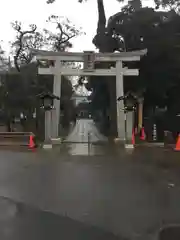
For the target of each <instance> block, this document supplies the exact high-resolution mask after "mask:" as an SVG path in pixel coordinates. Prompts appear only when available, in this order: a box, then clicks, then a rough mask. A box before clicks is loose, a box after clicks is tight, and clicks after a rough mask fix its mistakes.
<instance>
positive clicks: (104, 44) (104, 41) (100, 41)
mask: <svg viewBox="0 0 180 240" xmlns="http://www.w3.org/2000/svg"><path fill="white" fill-rule="evenodd" d="M97 6H98V15H99V18H98V26H97V34H96V36H95V37H94V39H93V43H94V44H95V46H96V47H97V48H98V49H99V52H113V47H114V46H113V42H112V37H111V36H109V35H108V34H107V32H106V31H107V29H106V16H105V10H104V3H103V0H97ZM105 65H106V64H105ZM104 80H105V81H106V84H107V87H108V89H109V99H110V107H109V108H110V109H109V112H110V132H109V134H110V136H116V135H117V113H116V82H115V81H114V79H112V77H107V78H105V79H104Z"/></svg>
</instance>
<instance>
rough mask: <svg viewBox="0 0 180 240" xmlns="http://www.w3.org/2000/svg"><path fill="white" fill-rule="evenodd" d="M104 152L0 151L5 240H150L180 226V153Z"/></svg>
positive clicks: (0, 219) (0, 232)
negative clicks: (169, 225) (173, 225)
mask: <svg viewBox="0 0 180 240" xmlns="http://www.w3.org/2000/svg"><path fill="white" fill-rule="evenodd" d="M101 148H102V149H103V148H104V153H105V154H102V153H103V151H102V152H101V154H97V155H96V156H83V155H74V156H71V155H70V154H67V153H66V151H65V150H64V147H62V149H61V148H56V149H54V150H53V151H42V150H41V151H37V152H18V151H5V150H1V151H0V196H1V200H0V239H2V240H4V239H8V240H9V239H15V240H16V239H18V240H21V239H23V240H24V239H28V240H29V239H32V240H36V239H38V240H41V239H67V240H71V239H72V240H74V239H80V240H81V239H85V240H86V239H88V240H89V239H95V240H96V239H98V240H99V239H100V240H101V239H105V240H106V239H108V240H111V239H112V240H113V239H119V240H121V239H129V240H130V239H132V240H144V239H146V240H149V239H154V237H155V236H156V234H157V232H158V230H159V229H160V228H161V227H163V226H166V225H167V224H180V153H177V152H176V153H175V152H171V151H165V150H164V149H162V148H138V149H136V150H135V151H134V152H125V151H124V150H123V149H121V148H118V149H116V150H114V151H113V150H112V149H111V150H110V151H109V153H108V151H107V146H102V147H101ZM7 199H11V200H7ZM171 239H172V240H173V238H171Z"/></svg>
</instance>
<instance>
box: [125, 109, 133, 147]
mask: <svg viewBox="0 0 180 240" xmlns="http://www.w3.org/2000/svg"><path fill="white" fill-rule="evenodd" d="M133 125H134V111H132V112H127V113H126V143H127V144H131V142H132V130H133Z"/></svg>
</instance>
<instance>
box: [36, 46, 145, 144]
mask: <svg viewBox="0 0 180 240" xmlns="http://www.w3.org/2000/svg"><path fill="white" fill-rule="evenodd" d="M32 52H33V54H34V55H35V56H36V59H37V60H41V61H44V60H48V61H53V62H54V64H53V66H50V67H48V68H42V67H39V69H38V73H39V74H44V75H54V84H53V94H54V95H56V96H58V97H59V98H60V97H61V76H62V75H67V76H116V99H117V98H118V97H121V96H124V84H123V76H138V75H139V70H138V69H128V68H123V62H132V61H140V59H141V57H142V56H144V55H145V54H146V53H147V50H146V49H145V50H140V51H133V52H122V53H94V52H91V51H86V52H52V51H44V50H35V49H33V50H32ZM64 62H84V69H73V68H72V67H68V66H65V65H64V64H63V63H64ZM95 62H114V63H115V66H116V67H115V68H112V67H111V68H109V69H95V68H94V64H95ZM54 101H55V102H54V107H55V110H54V111H53V113H52V121H53V123H52V138H54V139H56V138H58V133H59V119H60V101H59V100H54ZM123 109H124V102H123V101H119V102H118V101H117V132H118V138H119V139H120V140H125V124H124V120H125V113H124V111H123Z"/></svg>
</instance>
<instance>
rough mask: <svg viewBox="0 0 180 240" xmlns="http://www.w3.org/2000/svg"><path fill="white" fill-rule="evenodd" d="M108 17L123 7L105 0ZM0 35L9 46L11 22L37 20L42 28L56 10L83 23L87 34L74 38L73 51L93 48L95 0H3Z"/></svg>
mask: <svg viewBox="0 0 180 240" xmlns="http://www.w3.org/2000/svg"><path fill="white" fill-rule="evenodd" d="M104 4H105V10H106V15H107V18H108V17H109V16H111V15H113V14H115V13H117V12H118V11H120V9H121V6H122V5H121V4H119V3H118V2H116V1H115V0H104ZM144 5H146V6H152V0H144ZM0 9H1V14H0V30H1V36H0V39H1V40H3V41H4V44H3V46H4V47H5V48H6V50H8V42H9V41H12V39H13V38H14V32H13V30H12V28H11V25H10V23H11V22H13V21H15V20H18V21H21V22H23V23H24V24H25V26H26V25H27V24H30V23H34V24H36V25H37V26H38V27H39V29H42V28H44V27H45V26H46V23H45V22H46V19H47V18H48V16H50V15H52V14H54V15H58V16H66V17H68V18H69V19H70V20H71V21H72V22H73V23H74V24H75V25H76V26H77V27H82V28H83V31H85V32H86V36H82V37H79V38H77V39H75V40H74V41H73V42H74V47H73V51H83V50H93V49H94V46H93V44H92V38H93V36H94V35H95V32H96V27H97V5H96V0H89V1H88V2H87V3H84V4H80V3H78V0H56V3H54V4H51V5H47V4H46V0H0Z"/></svg>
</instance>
